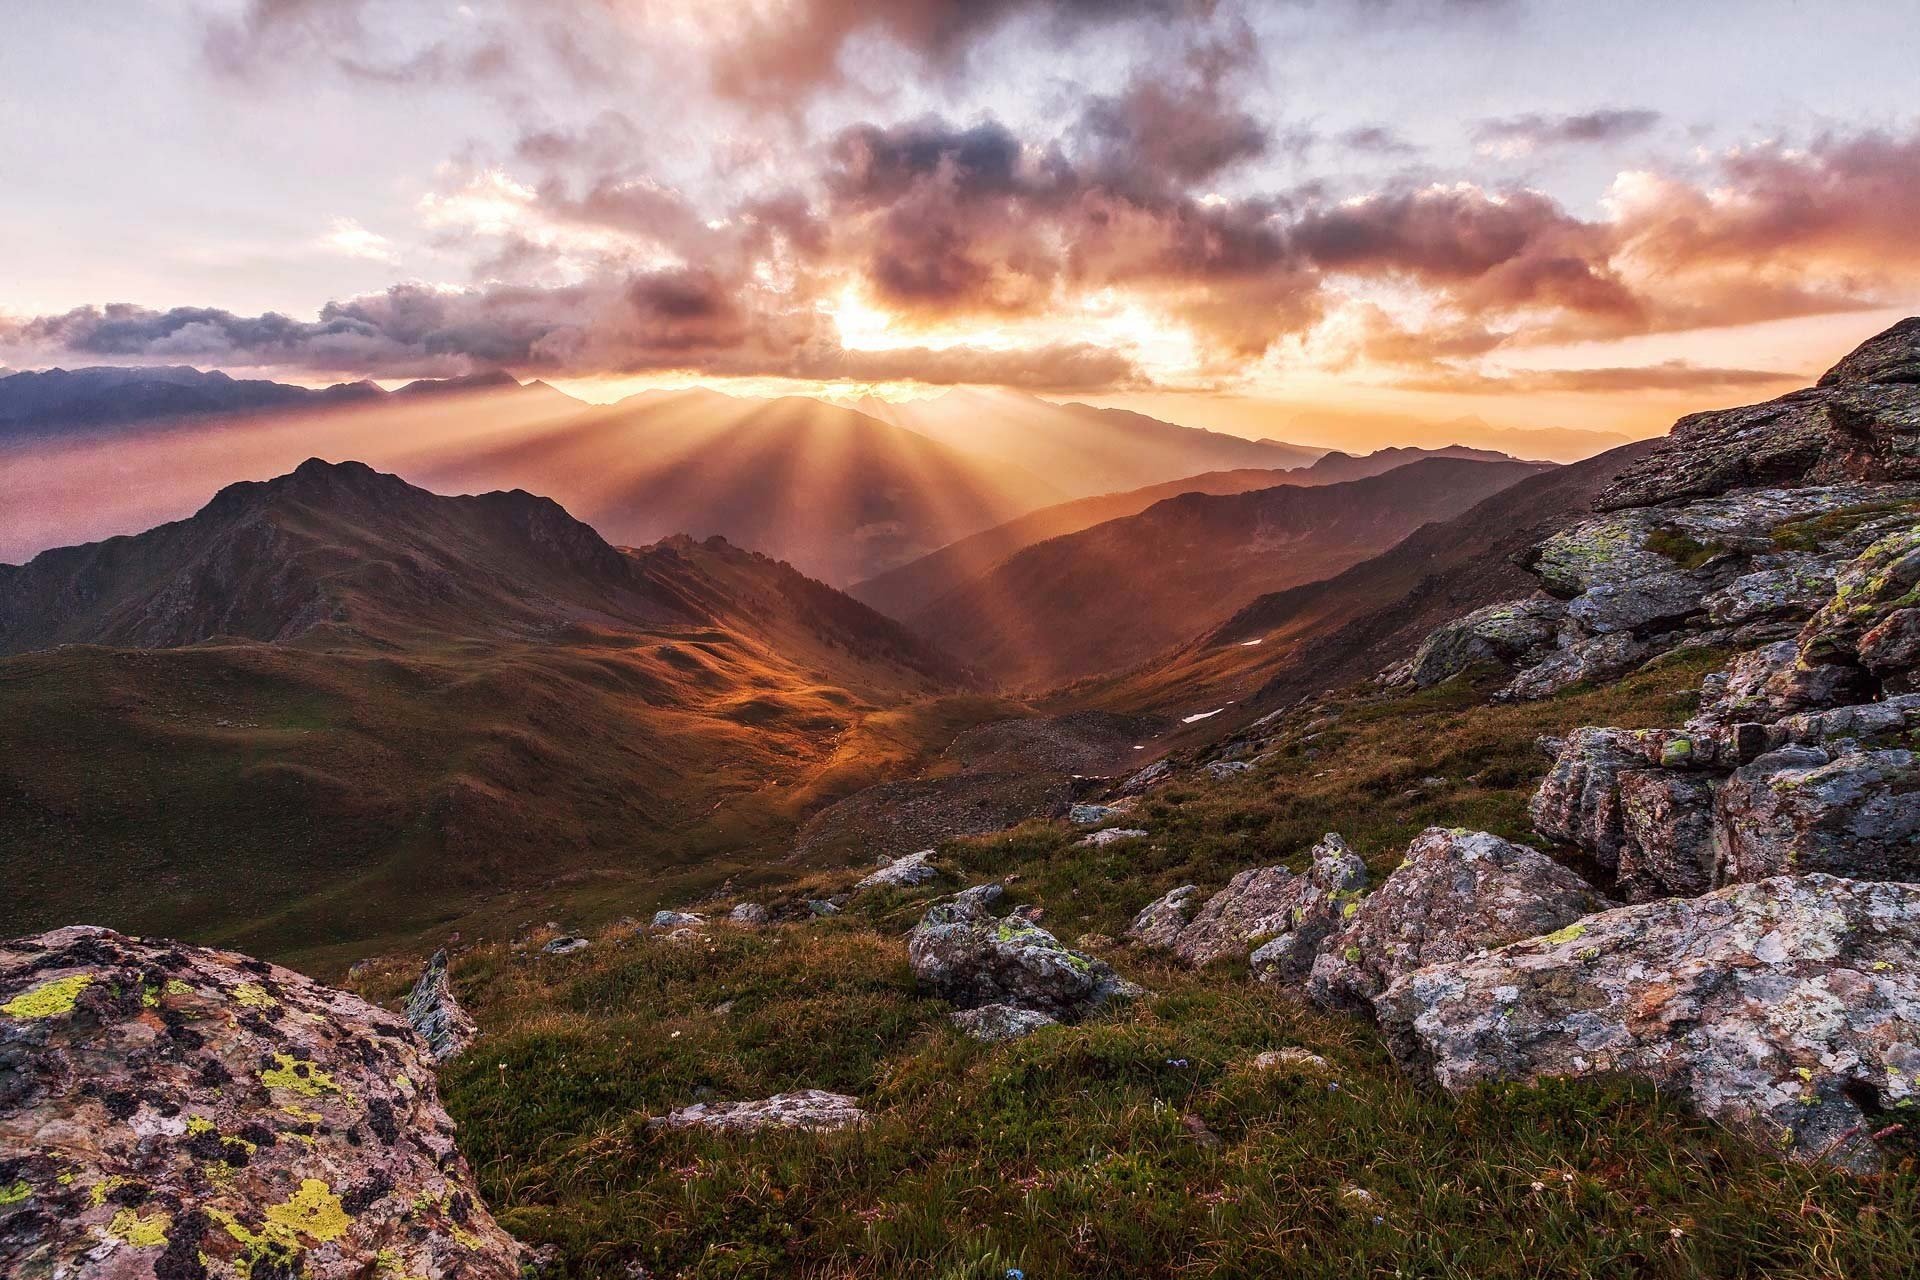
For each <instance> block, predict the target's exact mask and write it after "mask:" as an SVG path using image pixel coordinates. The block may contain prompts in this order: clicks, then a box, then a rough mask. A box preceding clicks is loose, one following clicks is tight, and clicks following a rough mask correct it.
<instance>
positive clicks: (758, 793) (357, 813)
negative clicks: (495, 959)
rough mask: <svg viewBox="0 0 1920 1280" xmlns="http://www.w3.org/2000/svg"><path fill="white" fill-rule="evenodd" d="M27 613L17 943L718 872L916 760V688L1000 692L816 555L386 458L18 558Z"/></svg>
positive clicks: (18, 720)
mask: <svg viewBox="0 0 1920 1280" xmlns="http://www.w3.org/2000/svg"><path fill="white" fill-rule="evenodd" d="M0 619H3V620H4V621H0V647H4V649H5V650H7V651H10V652H12V655H13V656H8V657H0V847H5V848H9V849H16V850H27V849H30V850H32V851H33V856H32V858H31V859H30V860H28V861H27V862H26V863H24V864H21V865H12V864H10V865H9V867H8V881H9V893H8V895H7V899H8V901H7V902H6V903H5V904H4V905H3V906H0V932H5V933H8V934H12V933H18V932H21V931H23V930H25V929H30V928H33V927H36V926H39V927H44V924H45V922H47V921H51V920H55V919H60V918H64V917H66V916H69V915H73V914H74V913H75V912H81V913H83V914H86V915H88V916H89V917H90V918H95V919H103V920H106V921H107V922H109V923H115V924H120V925H123V926H126V927H136V928H139V929H141V930H142V931H162V930H165V931H172V932H176V933H177V932H182V931H187V930H191V931H192V932H194V933H196V935H198V936H233V937H241V936H246V937H252V938H267V937H270V938H272V939H275V940H277V945H279V946H300V947H311V946H315V945H321V944H324V943H327V942H329V941H344V940H350V939H355V938H366V937H369V936H374V935H385V934H390V933H393V932H396V931H400V932H404V931H405V930H407V929H411V928H415V927H418V926H419V925H421V924H422V923H424V922H425V921H427V920H430V919H432V918H434V917H435V915H436V914H439V913H444V912H447V911H471V910H473V909H475V904H476V903H477V902H479V901H480V900H482V899H485V898H487V897H488V896H489V895H497V894H506V895H509V896H510V897H511V896H512V895H515V894H519V893H523V892H532V891H534V890H536V889H539V888H540V887H541V886H551V885H554V884H558V883H570V882H573V881H574V880H577V878H578V877H581V876H587V877H603V878H610V879H612V880H620V879H623V878H629V877H633V878H639V879H644V880H647V881H649V882H651V881H652V880H654V879H658V880H659V881H660V882H662V883H669V882H673V883H688V884H691V883H695V882H701V883H704V882H706V881H707V880H709V879H714V880H716V881H717V879H724V878H725V877H726V876H728V875H731V874H735V873H737V872H745V871H751V870H752V869H754V868H757V867H763V866H764V865H765V864H766V863H767V862H768V861H770V860H772V859H773V858H775V857H776V856H778V855H779V854H781V853H783V852H785V849H786V841H787V839H788V838H789V836H790V833H791V832H792V831H793V830H794V829H796V828H797V826H798V824H799V823H800V822H801V821H802V820H803V819H804V818H805V817H806V816H807V814H808V813H810V812H812V811H813V810H814V809H815V808H817V807H819V806H820V805H822V804H825V803H827V802H830V801H831V800H834V799H837V798H838V797H839V796H840V795H842V794H844V793H845V792H846V791H848V790H851V789H854V788H857V787H858V786H861V785H864V784H865V783H868V782H872V781H877V780H878V779H879V778H880V777H882V776H885V773H886V771H887V770H889V769H893V768H897V767H898V766H899V764H900V763H901V762H902V761H905V760H910V759H912V758H914V757H915V755H916V753H918V752H919V751H921V750H922V749H923V746H922V735H923V734H924V733H926V732H929V730H927V729H925V728H922V727H919V726H920V722H919V721H917V720H916V718H915V716H916V714H918V713H916V712H914V711H912V710H911V709H912V708H914V707H917V706H921V705H923V704H924V705H926V706H928V707H929V710H928V711H927V712H926V716H927V720H926V723H927V724H928V725H933V726H939V725H943V724H945V723H946V720H945V719H943V717H944V716H945V715H946V714H947V713H945V712H940V711H938V710H937V708H938V707H940V706H942V705H944V703H943V701H942V700H943V699H945V700H951V699H953V698H954V697H955V696H956V695H957V696H958V699H959V701H958V703H957V705H958V707H959V708H960V709H959V710H958V711H956V712H955V713H953V714H959V715H963V716H964V715H967V714H973V712H971V711H968V710H967V708H969V707H972V706H974V705H975V704H980V705H982V706H983V707H984V706H985V705H986V704H985V703H983V702H982V700H980V699H978V698H977V697H976V696H975V695H974V694H973V693H972V692H971V690H972V689H973V688H974V686H975V680H974V677H972V676H971V675H970V674H969V673H968V672H967V671H966V670H965V669H963V668H962V667H960V666H959V665H958V664H957V663H955V662H954V661H953V660H951V659H950V658H948V657H946V656H945V655H943V654H941V653H939V652H937V651H935V650H933V649H932V648H930V647H929V646H928V645H926V644H925V643H924V642H922V641H920V640H918V639H916V638H915V637H914V636H913V635H912V634H911V633H909V632H908V631H906V629H905V628H903V627H901V626H900V625H899V624H898V623H895V622H892V621H890V620H889V619H886V618H883V617H881V616H880V615H879V614H877V613H875V612H873V611H872V610H871V609H869V608H867V607H866V606H865V605H862V604H859V603H858V602H856V601H854V600H851V599H849V598H847V597H846V596H844V595H841V594H840V593H838V592H836V591H834V590H833V589H831V588H830V587H827V586H826V585H824V584H822V583H819V582H817V581H813V580H810V579H808V578H806V577H805V576H804V575H802V574H800V573H799V572H798V571H797V570H795V569H793V568H792V567H791V566H788V565H785V564H781V563H779V562H777V561H773V560H770V559H768V558H766V557H764V556H760V555H756V554H754V553H752V552H748V551H744V550H741V549H739V548H737V547H734V546H732V545H731V544H729V543H727V542H725V541H722V540H718V539H708V540H698V541H696V540H693V539H690V538H684V537H683V538H672V539H667V540H664V541H662V542H659V543H656V544H654V545H652V546H648V547H642V548H636V549H629V550H621V549H618V548H615V547H613V546H611V545H610V544H608V543H607V542H605V541H604V540H602V539H601V538H600V537H599V536H598V535H597V534H595V533H594V532H593V531H592V529H590V528H589V527H588V526H586V525H584V524H582V523H580V522H579V521H577V520H575V519H573V518H572V517H571V516H569V515H568V514H567V513H566V511H565V510H564V509H562V508H561V507H560V506H558V505H557V504H555V503H553V502H552V501H550V500H548V499H545V498H540V497H535V496H533V495H531V494H527V493H524V492H517V491H516V492H506V493H489V494H483V495H479V496H475V497H442V496H439V495H435V494H432V493H429V492H426V491H424V490H421V489H417V488H414V487H413V486H411V485H408V484H406V483H405V482H403V481H401V480H399V479H397V478H396V477H393V476H390V475H383V474H380V473H378V472H375V471H373V470H371V469H370V468H367V467H365V466H363V465H360V464H358V463H340V464H328V463H322V462H317V461H314V462H308V463H306V464H304V465H302V466H301V467H300V468H298V469H297V470H296V471H295V472H293V473H292V474H289V475H285V476H281V477H279V478H277V479H275V480H270V481H266V482H261V483H246V484H239V485H234V486H230V487H228V488H227V489H225V490H222V491H221V492H220V493H219V494H218V495H216V496H215V498H214V499H213V500H212V501H211V502H209V503H207V504H206V505H205V507H204V508H203V509H202V510H201V511H200V512H199V513H198V514H196V515H195V516H193V517H192V518H190V519H188V520H185V521H181V522H178V523H176V524H174V525H169V526H165V527H162V528H159V529H155V530H152V531H150V532H148V533H146V534H143V535H139V536H136V537H129V538H116V539H112V540H109V541H107V542H104V543H99V544H95V545H91V546H85V547H76V548H67V549H61V550H58V551H53V552H49V553H46V554H44V555H42V556H39V557H36V558H35V560H34V561H33V562H32V563H30V564H28V565H26V566H22V567H19V568H14V569H9V570H6V571H4V572H3V573H0ZM25 650H31V651H25ZM869 722H875V727H873V728H871V729H870V728H869V727H868V725H869ZM503 909H504V908H503Z"/></svg>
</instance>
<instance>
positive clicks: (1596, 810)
mask: <svg viewBox="0 0 1920 1280" xmlns="http://www.w3.org/2000/svg"><path fill="white" fill-rule="evenodd" d="M1646 767H1647V760H1646V757H1645V756H1644V755H1642V754H1641V753H1640V752H1639V751H1637V750H1635V749H1634V747H1633V745H1632V743H1631V739H1630V738H1629V737H1628V735H1627V734H1626V732H1625V731H1623V730H1620V729H1607V728H1583V729H1575V730H1574V731H1573V732H1572V733H1570V734H1568V735H1567V736H1566V737H1565V738H1564V739H1562V740H1561V743H1560V752H1559V755H1558V756H1557V757H1556V758H1555V759H1554V762H1553V768H1552V769H1550V770H1549V771H1548V772H1547V776H1546V777H1545V778H1544V779H1543V780H1542V781H1541V783H1540V786H1539V788H1538V789H1537V790H1536V791H1535V792H1534V793H1533V799H1532V800H1531V801H1530V802H1529V803H1528V805H1527V813H1528V815H1529V816H1530V817H1531V818H1532V819H1533V829H1534V830H1535V831H1538V832H1539V833H1540V834H1541V835H1542V836H1545V837H1546V838H1547V839H1549V840H1557V841H1559V842H1561V843H1563V844H1571V845H1577V846H1578V847H1580V848H1581V849H1584V850H1585V851H1586V852H1587V853H1589V854H1591V855H1593V858H1594V860H1595V861H1596V862H1598V863H1599V864H1600V865H1601V866H1603V867H1607V868H1609V869H1611V868H1613V867H1616V866H1618V865H1619V864H1620V850H1621V849H1622V848H1623V847H1625V844H1626V828H1625V826H1624V824H1623V823H1622V819H1621V814H1620V785H1619V776H1620V774H1621V772H1622V771H1623V770H1628V769H1644V768H1646Z"/></svg>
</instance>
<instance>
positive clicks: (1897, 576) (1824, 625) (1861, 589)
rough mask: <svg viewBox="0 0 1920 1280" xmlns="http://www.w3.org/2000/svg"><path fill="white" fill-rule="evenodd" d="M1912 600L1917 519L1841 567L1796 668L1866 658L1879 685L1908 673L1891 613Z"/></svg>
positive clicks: (1918, 584)
mask: <svg viewBox="0 0 1920 1280" xmlns="http://www.w3.org/2000/svg"><path fill="white" fill-rule="evenodd" d="M1916 391H1920V388H1916ZM1917 599H1920V521H1916V522H1914V523H1911V524H1908V525H1906V526H1905V527H1904V528H1901V529H1899V530H1897V531H1895V532H1893V533H1890V534H1888V535H1887V536H1885V537H1883V538H1881V539H1880V540H1878V541H1877V542H1875V543H1874V544H1873V545H1872V546H1870V547H1868V548H1867V549H1866V550H1864V551H1862V552H1861V553H1860V554H1859V555H1858V556H1856V557H1855V558H1854V559H1852V560H1850V561H1848V562H1847V563H1846V564H1845V565H1842V566H1841V568H1840V570H1839V572H1838V573H1836V574H1835V575H1834V594H1833V599H1832V600H1831V601H1829V602H1828V603H1827V604H1826V606H1825V607H1823V608H1822V609H1821V610H1820V612H1819V613H1817V614H1815V615H1814V616H1813V617H1812V618H1810V619H1808V620H1807V624H1806V626H1805V627H1803V628H1802V629H1801V632H1800V652H1799V665H1801V666H1803V667H1819V666H1826V665H1843V666H1845V665H1855V666H1864V665H1865V664H1866V662H1867V660H1869V659H1871V660H1872V661H1874V662H1875V663H1876V664H1877V665H1878V668H1879V669H1878V671H1877V672H1876V675H1877V676H1878V677H1879V678H1880V679H1881V680H1882V681H1884V680H1886V679H1887V678H1888V677H1889V676H1895V677H1898V676H1902V675H1904V674H1907V673H1908V672H1910V670H1911V668H1903V667H1901V666H1900V665H1899V659H1900V656H1901V655H1903V654H1904V653H1906V645H1905V643H1904V640H1903V639H1902V638H1903V637H1904V636H1905V634H1906V626H1907V623H1906V620H1905V619H1904V618H1900V619H1897V620H1896V615H1898V614H1899V613H1901V611H1903V610H1908V609H1910V608H1911V607H1912V606H1913V604H1914V603H1915V601H1916V600H1917ZM1883 628H1886V629H1885V630H1882V629H1883ZM1875 633H1879V634H1878V635H1876V638H1875V640H1874V642H1873V643H1871V644H1866V637H1867V636H1868V635H1871V634H1875ZM1863 644H1866V652H1864V653H1863V652H1862V646H1863ZM1903 687H1904V686H1903Z"/></svg>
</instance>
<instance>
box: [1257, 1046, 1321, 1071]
mask: <svg viewBox="0 0 1920 1280" xmlns="http://www.w3.org/2000/svg"><path fill="white" fill-rule="evenodd" d="M1249 1065H1251V1066H1252V1067H1253V1069H1254V1070H1255V1071H1292V1072H1295V1073H1296V1074H1299V1075H1331V1074H1332V1072H1333V1064H1332V1063H1331V1062H1328V1061H1327V1060H1326V1059H1325V1058H1323V1057H1321V1056H1320V1055H1319V1054H1317V1053H1312V1052H1309V1051H1308V1050H1306V1049H1299V1048H1292V1047H1289V1048H1285V1049H1268V1050H1265V1051H1264V1052H1262V1053H1258V1054H1255V1055H1254V1058H1253V1061H1252V1063H1250V1064H1249Z"/></svg>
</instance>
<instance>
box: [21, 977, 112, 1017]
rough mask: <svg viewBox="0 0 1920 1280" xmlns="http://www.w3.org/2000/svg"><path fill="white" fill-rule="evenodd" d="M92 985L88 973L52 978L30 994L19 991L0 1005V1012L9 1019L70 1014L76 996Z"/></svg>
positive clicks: (76, 998)
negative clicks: (19, 992)
mask: <svg viewBox="0 0 1920 1280" xmlns="http://www.w3.org/2000/svg"><path fill="white" fill-rule="evenodd" d="M92 984H93V975H92V974H90V973H75V974H69V975H68V976H67V977H64V978H55V979H54V980H53V981H52V982H43V983H41V984H40V985H39V986H37V987H35V988H33V989H32V990H31V991H26V992H22V993H21V994H20V995H17V996H15V997H14V998H13V999H11V1000H9V1001H7V1002H6V1003H5V1004H0V1013H4V1014H6V1015H7V1016H8V1017H9V1018H20V1019H22V1020H26V1019H29V1018H54V1017H58V1016H60V1015H61V1014H63V1013H72V1012H73V1004H74V1001H76V1000H78V999H79V998H80V993H81V992H82V991H85V990H86V989H87V988H88V987H89V986H91V985H92Z"/></svg>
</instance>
